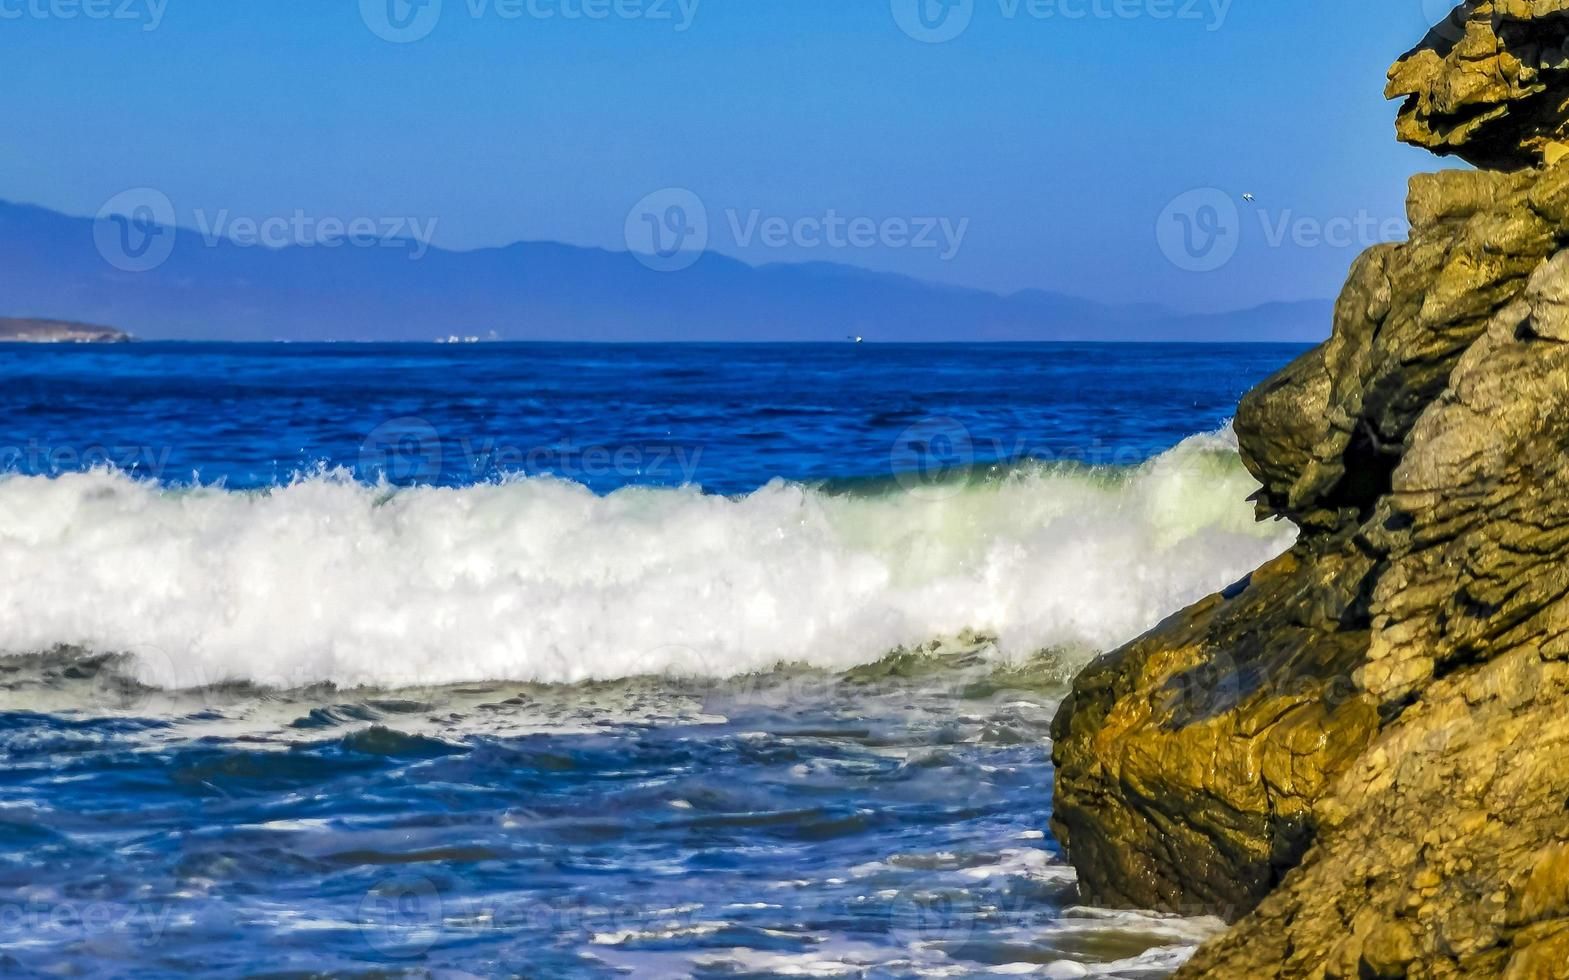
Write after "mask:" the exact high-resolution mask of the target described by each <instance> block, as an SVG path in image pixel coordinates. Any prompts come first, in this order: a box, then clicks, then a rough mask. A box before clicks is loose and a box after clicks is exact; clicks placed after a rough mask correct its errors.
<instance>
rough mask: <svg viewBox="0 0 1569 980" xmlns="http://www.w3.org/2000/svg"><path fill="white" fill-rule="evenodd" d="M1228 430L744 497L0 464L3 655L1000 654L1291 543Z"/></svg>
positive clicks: (1117, 630)
mask: <svg viewBox="0 0 1569 980" xmlns="http://www.w3.org/2000/svg"><path fill="white" fill-rule="evenodd" d="M1256 486H1257V484H1256V483H1255V482H1254V481H1253V479H1252V478H1251V477H1250V476H1249V475H1248V473H1247V472H1246V470H1245V469H1244V468H1243V466H1242V464H1241V461H1240V459H1239V458H1238V456H1237V453H1236V444H1235V439H1234V437H1232V435H1231V433H1230V431H1229V430H1225V431H1222V432H1217V433H1211V434H1206V435H1199V436H1194V437H1192V438H1189V439H1188V440H1186V441H1184V442H1183V443H1181V444H1180V445H1178V446H1177V447H1175V448H1174V449H1172V450H1170V451H1168V452H1166V453H1165V454H1163V455H1161V456H1159V457H1157V458H1155V459H1153V460H1151V461H1149V462H1147V463H1144V464H1141V465H1138V466H1134V467H1101V468H1093V467H1084V466H1067V465H1044V464H1026V465H1022V466H1018V467H1014V468H1011V469H1009V470H1007V471H1006V472H1001V473H994V474H991V475H989V476H986V477H985V478H977V477H973V476H970V477H965V478H961V479H957V480H954V481H952V482H950V483H947V484H937V485H926V486H917V487H915V488H914V489H910V488H907V487H899V486H889V487H885V488H883V489H881V490H878V491H876V492H871V491H866V490H862V491H859V492H836V491H832V490H829V489H825V488H820V487H811V486H803V485H800V484H795V483H789V482H785V481H775V482H773V483H770V484H768V485H767V486H764V487H762V488H761V489H759V490H757V491H755V492H753V493H751V494H748V495H746V496H739V497H725V496H716V495H711V494H704V493H702V492H701V491H699V490H697V489H692V488H688V489H679V490H672V489H652V488H628V489H623V490H619V491H617V492H614V493H611V494H609V495H605V496H600V495H596V494H595V493H593V492H591V491H590V490H588V489H586V488H585V487H583V486H580V485H578V484H575V483H571V482H567V481H563V480H558V479H552V478H521V479H513V480H506V481H500V482H495V483H487V484H480V485H472V486H466V487H461V488H436V487H428V488H426V487H422V488H412V489H405V490H393V489H391V488H389V487H386V486H380V487H377V486H368V485H365V484H363V483H357V482H354V481H353V480H351V479H348V478H347V477H345V476H342V475H334V474H324V475H318V476H313V477H310V478H304V479H299V480H296V481H294V482H292V483H289V484H288V485H284V486H279V487H275V488H272V489H269V490H264V491H244V492H242V491H234V490H227V489H224V488H221V487H189V488H177V487H168V486H162V485H160V484H158V483H156V482H152V481H139V480H136V479H134V478H132V477H130V476H127V475H125V474H123V473H120V472H115V471H109V470H97V471H92V472H85V473H75V474H68V475H64V476H59V477H54V478H45V477H32V476H21V475H13V476H10V477H6V478H3V479H0V653H3V654H10V655H19V654H31V653H38V652H45V651H51V650H57V649H60V648H76V649H81V650H85V651H93V652H98V653H119V654H126V655H128V656H129V657H130V658H132V659H131V664H132V667H131V670H132V672H133V673H134V674H135V676H136V679H137V680H138V681H140V682H142V683H145V684H148V685H152V686H158V687H166V688H186V687H200V686H205V685H211V684H218V683H226V682H249V683H254V684H259V685H265V686H270V687H279V688H294V687H300V686H305V685H308V684H314V683H328V682H330V683H334V684H337V685H339V686H344V687H354V686H374V687H381V688H392V687H400V686H414V685H432V684H451V683H462V682H471V681H480V680H515V681H535V682H544V683H575V682H580V681H588V680H608V679H613V678H619V677H628V676H635V675H642V674H661V673H684V674H693V673H696V674H702V675H707V676H716V677H724V676H734V675H739V674H745V673H750V672H754V671H763V670H768V669H770V668H773V667H775V666H777V665H778V664H781V663H802V664H810V665H812V666H816V667H823V668H831V669H840V668H849V667H852V666H856V665H860V664H864V663H868V662H871V661H875V660H877V659H879V658H881V657H883V656H884V655H886V654H887V653H888V652H889V651H892V650H897V649H900V648H907V647H913V646H916V645H919V644H923V643H926V642H928V641H930V640H933V639H937V638H942V637H952V636H957V635H960V634H962V633H964V632H966V631H971V632H974V633H977V634H982V635H986V636H989V637H994V638H995V641H996V648H997V651H998V655H999V656H1000V657H1003V658H1014V657H1022V656H1025V655H1028V654H1030V653H1032V652H1035V651H1038V650H1042V649H1047V648H1069V649H1073V650H1078V651H1081V653H1082V654H1083V655H1088V652H1091V651H1094V650H1100V649H1104V648H1107V647H1109V646H1112V645H1114V644H1117V643H1120V642H1122V641H1125V640H1127V639H1130V638H1132V637H1133V636H1135V635H1137V634H1138V633H1140V632H1142V631H1143V630H1144V629H1146V628H1148V627H1149V626H1151V625H1152V624H1154V623H1155V622H1157V621H1158V620H1159V619H1161V618H1162V617H1163V616H1165V615H1167V614H1169V613H1170V612H1172V611H1173V610H1175V609H1177V608H1179V607H1181V606H1182V605H1184V604H1186V603H1188V602H1191V601H1193V600H1195V599H1197V598H1199V597H1201V596H1203V595H1205V594H1208V593H1210V592H1212V591H1214V590H1216V589H1218V588H1222V587H1224V586H1225V585H1227V584H1229V583H1231V582H1233V581H1235V580H1236V579H1238V578H1240V577H1241V576H1242V575H1244V574H1246V573H1247V572H1248V571H1249V570H1250V569H1252V568H1254V567H1256V566H1257V565H1258V564H1260V563H1261V562H1262V561H1265V560H1267V559H1268V558H1269V557H1271V556H1273V555H1275V554H1277V553H1278V552H1280V551H1281V550H1282V549H1284V548H1285V547H1287V546H1288V545H1289V544H1290V542H1291V540H1292V536H1293V534H1294V531H1293V530H1292V529H1291V528H1290V527H1289V525H1286V524H1263V525H1261V524H1256V523H1254V521H1253V516H1252V508H1251V506H1250V505H1249V504H1248V503H1247V502H1246V499H1245V498H1246V497H1247V496H1248V495H1249V494H1250V493H1251V492H1252V491H1253V490H1254V489H1256Z"/></svg>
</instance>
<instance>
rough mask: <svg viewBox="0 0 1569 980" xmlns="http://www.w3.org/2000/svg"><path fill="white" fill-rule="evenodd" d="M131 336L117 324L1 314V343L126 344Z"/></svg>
mask: <svg viewBox="0 0 1569 980" xmlns="http://www.w3.org/2000/svg"><path fill="white" fill-rule="evenodd" d="M130 339H131V335H130V334H128V333H126V332H125V331H123V330H116V329H114V328H113V327H100V326H98V325H96V324H92V323H74V322H72V321H70V320H29V319H21V318H14V317H3V316H0V343H6V344H123V343H125V342H126V341H128V340H130Z"/></svg>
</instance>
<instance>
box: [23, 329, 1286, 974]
mask: <svg viewBox="0 0 1569 980" xmlns="http://www.w3.org/2000/svg"><path fill="white" fill-rule="evenodd" d="M1302 349H1303V348H1299V347H1294V346H1284V345H1246V346H1224V345H1155V344H1149V345H1095V344H1042V345H1026V344H1021V345H1010V344H999V345H908V346H902V345H853V344H843V345H833V346H825V345H628V346H598V345H529V344H456V345H435V344H431V345H417V346H416V345H346V344H293V345H285V344H271V345H243V344H163V343H135V344H129V345H115V346H97V345H84V346H43V345H39V346H32V345H12V346H7V347H4V348H3V349H0V426H3V428H0V754H3V758H4V765H3V766H0V971H4V972H6V973H8V974H12V973H14V974H32V973H38V974H44V973H47V974H51V975H56V974H65V975H72V976H99V975H105V976H107V975H123V974H124V973H126V972H128V969H129V968H130V967H131V966H133V965H134V967H135V972H136V973H137V974H138V975H144V976H158V975H188V974H190V973H193V972H197V973H203V974H212V975H226V976H227V975H245V976H261V975H267V976H281V975H307V974H314V973H322V974H326V973H330V974H334V975H367V976H371V975H374V976H389V975H391V976H404V975H407V976H430V975H436V976H470V975H474V976H493V975H506V976H525V977H601V976H636V977H687V976H698V977H776V976H827V977H838V976H846V977H927V976H944V977H955V976H958V977H968V976H986V975H1032V976H1044V977H1051V978H1063V977H1080V976H1103V977H1125V978H1154V977H1161V976H1165V975H1167V974H1168V973H1169V972H1170V971H1171V970H1173V969H1175V967H1176V966H1177V965H1179V964H1180V963H1181V962H1182V961H1183V959H1184V958H1185V957H1186V956H1187V955H1188V953H1189V952H1191V950H1192V948H1193V946H1194V945H1195V944H1196V943H1197V942H1199V941H1201V940H1202V939H1203V938H1204V937H1206V936H1207V935H1210V934H1212V933H1213V932H1215V931H1216V930H1217V929H1218V928H1220V924H1219V922H1218V921H1216V920H1212V919H1187V918H1180V917H1174V916H1167V915H1157V914H1154V913H1144V912H1128V911H1112V910H1105V909H1096V908H1090V907H1086V906H1085V905H1083V904H1082V903H1081V902H1080V901H1079V900H1078V898H1077V896H1076V893H1075V888H1074V876H1073V872H1072V870H1071V868H1070V867H1068V866H1067V864H1066V863H1065V861H1064V860H1063V856H1062V854H1061V853H1060V850H1059V849H1058V848H1057V846H1056V844H1055V842H1054V841H1053V840H1052V838H1051V835H1050V831H1049V828H1048V826H1047V820H1048V817H1049V815H1050V805H1051V781H1052V771H1051V765H1050V748H1051V746H1050V736H1049V725H1050V721H1051V717H1052V715H1053V712H1054V711H1055V708H1056V705H1057V704H1058V703H1059V702H1060V700H1061V698H1062V697H1063V695H1064V693H1065V692H1066V690H1067V686H1068V683H1069V682H1070V681H1071V678H1072V676H1073V674H1074V672H1075V671H1076V670H1077V669H1078V668H1079V667H1081V666H1082V665H1083V664H1084V663H1086V662H1088V660H1090V659H1091V658H1092V657H1093V656H1095V655H1096V653H1098V652H1100V651H1104V650H1107V649H1110V648H1112V647H1114V646H1116V645H1118V644H1120V643H1122V642H1124V641H1126V640H1128V639H1131V638H1133V637H1135V636H1137V635H1138V634H1139V633H1141V632H1143V631H1144V630H1145V629H1147V628H1149V627H1150V626H1152V625H1154V624H1155V623H1156V622H1158V621H1159V620H1160V619H1162V618H1163V617H1165V616H1166V615H1168V614H1170V613H1172V612H1174V611H1176V610H1177V609H1179V608H1181V607H1182V606H1183V605H1185V604H1187V603H1189V602H1191V601H1193V600H1195V599H1198V598H1200V597H1202V596H1204V595H1206V594H1208V593H1210V592H1213V591H1216V590H1218V589H1220V588H1223V587H1225V586H1227V585H1229V584H1231V583H1232V582H1234V581H1235V580H1237V579H1239V578H1240V577H1241V576H1243V575H1245V574H1246V573H1247V572H1248V571H1249V570H1251V569H1252V568H1254V567H1256V566H1257V565H1259V564H1260V563H1261V562H1263V561H1264V560H1266V559H1268V558H1269V557H1271V556H1272V555H1274V554H1277V553H1278V552H1280V551H1282V550H1283V549H1284V548H1286V547H1288V546H1289V544H1290V543H1291V541H1292V540H1293V531H1292V529H1291V528H1290V527H1289V525H1286V524H1281V523H1264V524H1260V523H1257V522H1255V520H1254V517H1253V508H1252V505H1251V504H1250V503H1248V502H1247V499H1246V498H1247V497H1248V496H1249V494H1250V493H1252V492H1253V490H1255V489H1256V483H1255V482H1254V481H1253V480H1252V479H1251V477H1250V476H1249V475H1248V474H1247V472H1246V471H1245V469H1244V468H1243V467H1242V465H1241V462H1240V460H1239V458H1238V456H1237V452H1236V443H1235V438H1234V437H1233V436H1232V435H1231V432H1230V427H1229V419H1230V416H1231V413H1232V412H1233V410H1234V408H1235V405H1236V402H1237V399H1238V398H1239V397H1240V396H1241V395H1242V394H1243V392H1245V391H1246V390H1247V389H1248V388H1250V387H1252V386H1253V385H1254V384H1256V383H1257V382H1259V381H1260V380H1262V379H1263V378H1264V377H1266V376H1267V375H1268V374H1270V373H1272V372H1273V371H1274V370H1276V369H1278V368H1279V367H1281V366H1283V365H1284V364H1285V363H1286V362H1287V361H1289V360H1290V359H1291V358H1292V357H1294V356H1296V354H1298V353H1300V351H1301V350H1302Z"/></svg>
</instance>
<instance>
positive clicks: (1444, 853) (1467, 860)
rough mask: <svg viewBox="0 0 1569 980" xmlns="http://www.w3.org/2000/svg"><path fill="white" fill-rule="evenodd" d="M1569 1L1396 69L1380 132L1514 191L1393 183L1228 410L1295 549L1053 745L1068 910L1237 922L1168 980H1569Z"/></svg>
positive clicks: (1124, 681)
mask: <svg viewBox="0 0 1569 980" xmlns="http://www.w3.org/2000/svg"><path fill="white" fill-rule="evenodd" d="M1565 8H1569V0H1534V2H1527V0H1517V2H1505V0H1496V2H1482V0H1478V2H1473V3H1470V4H1466V5H1464V6H1463V7H1462V8H1460V10H1459V11H1458V12H1457V14H1456V19H1455V20H1454V21H1453V24H1457V25H1463V31H1460V32H1453V31H1451V32H1450V34H1449V35H1446V34H1445V29H1444V28H1443V27H1441V28H1439V29H1437V30H1435V32H1434V34H1433V35H1430V37H1429V38H1428V40H1427V41H1426V42H1424V44H1423V46H1422V47H1419V48H1418V49H1417V50H1416V51H1415V52H1413V53H1412V54H1410V55H1407V56H1406V57H1405V58H1404V59H1402V61H1401V62H1400V63H1399V64H1397V65H1396V66H1395V68H1394V70H1393V71H1392V73H1391V78H1392V82H1391V88H1390V91H1391V94H1393V95H1396V96H1405V97H1406V98H1407V103H1406V106H1405V108H1404V109H1403V110H1402V113H1401V118H1400V123H1399V132H1400V135H1401V136H1402V138H1406V139H1410V140H1413V141H1415V142H1421V143H1423V144H1424V145H1433V148H1434V149H1437V150H1439V151H1440V152H1462V151H1463V152H1462V155H1465V156H1466V157H1467V159H1472V160H1475V161H1477V162H1481V163H1484V164H1489V165H1493V166H1497V167H1502V168H1507V169H1503V170H1482V171H1458V170H1457V171H1445V172H1441V173H1436V174H1424V175H1419V176H1417V177H1415V178H1413V179H1412V181H1411V187H1410V194H1409V201H1408V213H1409V217H1410V221H1411V235H1410V238H1409V240H1408V241H1406V242H1403V243H1397V244H1388V245H1380V246H1377V247H1375V248H1373V249H1371V250H1369V251H1368V252H1366V253H1364V254H1363V255H1362V256H1361V257H1360V258H1358V260H1357V261H1356V263H1355V264H1354V265H1353V267H1352V270H1351V273H1350V276H1349V279H1348V281H1347V284H1346V287H1345V290H1344V292H1343V293H1342V295H1341V297H1340V300H1339V302H1338V303H1337V305H1336V309H1335V315H1334V325H1333V334H1332V336H1331V339H1330V340H1329V341H1327V342H1326V343H1325V344H1323V345H1321V346H1320V347H1319V348H1317V349H1315V350H1314V351H1311V352H1309V353H1308V354H1306V355H1304V356H1302V357H1301V358H1299V359H1297V360H1296V361H1294V362H1293V363H1292V364H1290V365H1288V366H1287V367H1286V368H1285V369H1283V370H1282V371H1281V372H1280V373H1279V374H1277V375H1276V376H1275V377H1273V378H1271V379H1270V380H1268V381H1266V382H1265V383H1264V384H1262V385H1260V386H1259V387H1258V388H1257V389H1255V390H1254V391H1253V392H1251V393H1249V394H1248V395H1247V396H1246V397H1245V398H1244V399H1243V401H1242V404H1241V405H1240V406H1239V408H1238V410H1237V415H1236V422H1235V427H1236V431H1237V436H1238V443H1239V447H1240V450H1241V453H1242V456H1243V460H1244V462H1245V463H1246V464H1247V466H1248V468H1249V469H1250V471H1251V472H1252V473H1253V474H1254V475H1255V476H1256V477H1257V478H1258V480H1259V482H1260V484H1261V489H1260V491H1259V493H1258V494H1257V496H1256V498H1255V499H1256V503H1257V507H1258V509H1259V512H1260V516H1261V517H1263V518H1265V519H1285V520H1290V521H1292V522H1294V523H1296V524H1297V525H1298V526H1299V527H1300V528H1301V532H1302V533H1301V536H1300V537H1299V540H1298V542H1297V544H1296V545H1295V546H1294V547H1293V548H1292V549H1291V550H1290V551H1289V552H1287V553H1286V554H1285V555H1282V556H1281V557H1280V558H1277V559H1275V560H1274V561H1272V562H1270V563H1269V564H1267V565H1265V566H1264V567H1263V568H1260V569H1259V570H1258V571H1256V572H1255V573H1253V575H1251V576H1249V578H1248V579H1246V580H1244V581H1243V582H1240V583H1238V584H1237V585H1236V586H1234V587H1233V588H1231V589H1228V590H1227V591H1226V592H1224V593H1221V594H1219V595H1216V596H1212V597H1210V598H1209V599H1206V600H1204V601H1202V602H1200V603H1198V604H1196V605H1194V606H1192V607H1190V608H1188V609H1186V610H1183V611H1182V612H1180V613H1178V614H1176V615H1175V616H1173V617H1171V618H1170V619H1168V620H1167V621H1166V622H1164V623H1161V624H1160V625H1159V626H1157V627H1156V628H1155V629H1153V630H1151V631H1150V632H1149V633H1147V634H1146V635H1145V636H1143V637H1141V638H1139V639H1138V640H1136V641H1134V642H1133V643H1131V644H1129V645H1127V646H1125V647H1123V648H1122V649H1119V650H1116V651H1113V652H1112V653H1109V654H1107V655H1106V656H1104V657H1102V658H1100V659H1099V660H1097V661H1096V662H1095V663H1094V664H1092V665H1091V666H1090V667H1089V668H1087V669H1086V670H1085V671H1084V672H1083V673H1082V674H1081V675H1080V677H1079V678H1078V679H1077V680H1076V681H1075V684H1074V688H1073V692H1072V694H1071V696H1070V697H1069V698H1068V699H1067V700H1066V701H1065V702H1064V704H1063V707H1062V709H1061V711H1060V712H1059V714H1058V717H1057V719H1056V722H1055V724H1054V726H1053V738H1054V745H1053V761H1054V763H1055V765H1056V773H1057V776H1056V787H1055V802H1054V812H1053V818H1052V823H1053V828H1054V830H1055V832H1056V833H1057V835H1058V837H1059V839H1060V840H1061V841H1062V842H1063V843H1064V845H1065V846H1066V848H1067V851H1068V855H1069V857H1070V859H1071V860H1072V861H1073V863H1074V864H1075V866H1076V867H1077V868H1078V870H1079V873H1080V883H1081V888H1082V890H1083V891H1084V893H1085V898H1086V899H1087V900H1090V901H1095V902H1100V903H1107V904H1115V905H1127V906H1137V907H1146V908H1156V909H1164V910H1172V911H1182V912H1189V913H1199V912H1203V913H1216V914H1220V915H1222V916H1224V917H1226V918H1227V919H1228V920H1230V921H1235V922H1236V923H1237V925H1236V926H1235V927H1234V928H1233V929H1232V930H1231V931H1230V932H1228V933H1227V934H1225V935H1224V936H1222V937H1220V938H1218V939H1217V940H1215V941H1213V942H1212V943H1210V944H1208V945H1207V946H1205V947H1204V948H1202V949H1201V950H1200V951H1199V953H1198V954H1197V955H1196V956H1195V957H1194V958H1193V960H1192V961H1191V962H1190V963H1189V964H1188V966H1187V967H1185V968H1184V971H1183V974H1182V975H1183V976H1187V977H1216V978H1221V977H1224V978H1232V977H1255V976H1259V977H1271V976H1278V977H1357V978H1363V977H1405V976H1410V977H1477V976H1506V977H1519V978H1526V977H1557V976H1564V977H1569V755H1566V754H1565V749H1569V251H1566V249H1569V160H1565V161H1563V162H1562V163H1558V162H1552V161H1556V155H1555V153H1553V152H1552V151H1551V144H1553V143H1555V141H1556V136H1557V135H1558V134H1560V133H1569V62H1564V61H1562V60H1554V59H1550V58H1547V56H1546V55H1545V54H1543V52H1548V51H1552V50H1562V49H1563V48H1564V47H1565V44H1566V42H1569V14H1566V12H1565ZM1484 52H1486V53H1485V55H1484ZM1495 76H1496V77H1495ZM1544 106H1555V107H1556V108H1555V109H1553V110H1552V111H1548V110H1547V109H1544V108H1543V107H1544ZM1413 127H1416V128H1413ZM1430 140H1438V141H1439V142H1438V143H1436V144H1433V143H1430V142H1428V141H1430Z"/></svg>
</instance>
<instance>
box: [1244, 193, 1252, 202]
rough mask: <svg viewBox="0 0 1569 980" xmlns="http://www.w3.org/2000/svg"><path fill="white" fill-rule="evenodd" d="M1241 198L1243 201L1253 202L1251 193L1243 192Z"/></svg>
mask: <svg viewBox="0 0 1569 980" xmlns="http://www.w3.org/2000/svg"><path fill="white" fill-rule="evenodd" d="M1242 199H1243V200H1244V201H1246V202H1248V203H1249V204H1252V203H1253V195H1252V194H1244V195H1242Z"/></svg>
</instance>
